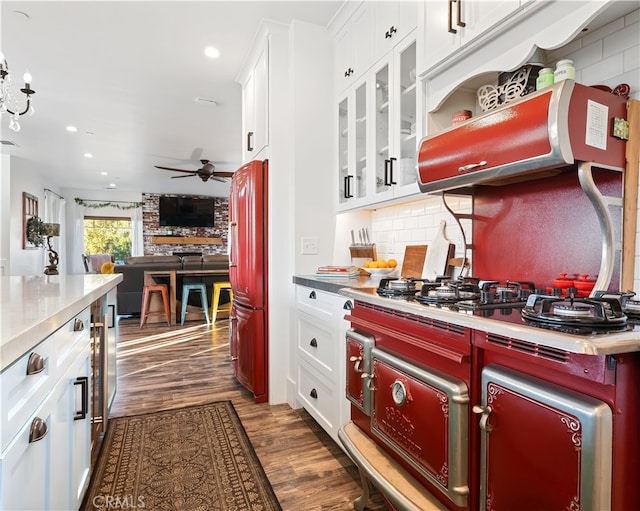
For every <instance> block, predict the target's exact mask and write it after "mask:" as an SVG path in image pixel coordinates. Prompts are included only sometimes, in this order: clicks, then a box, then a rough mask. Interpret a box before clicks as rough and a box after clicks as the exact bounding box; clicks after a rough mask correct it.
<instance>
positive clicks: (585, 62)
mask: <svg viewBox="0 0 640 511" xmlns="http://www.w3.org/2000/svg"><path fill="white" fill-rule="evenodd" d="M564 58H567V59H571V60H573V65H574V66H575V68H576V69H581V68H584V67H587V66H591V65H593V64H595V63H597V62H600V61H601V60H602V41H596V42H594V43H592V44H589V45H588V46H583V47H582V48H580V49H579V50H578V51H574V52H571V53H567V54H566V56H565V57H564Z"/></svg>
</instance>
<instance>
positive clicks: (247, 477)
mask: <svg viewBox="0 0 640 511" xmlns="http://www.w3.org/2000/svg"><path fill="white" fill-rule="evenodd" d="M83 509H84V510H93V509H102V510H104V509H150V510H154V511H160V510H167V511H168V510H171V511H177V510H190V511H205V510H207V511H208V510H221V511H227V510H228V511H230V510H234V511H245V510H251V511H281V509H282V508H281V507H280V504H279V503H278V500H277V498H276V496H275V493H274V492H273V488H271V484H270V483H269V480H268V479H267V477H266V475H265V473H264V470H263V468H262V465H261V464H260V461H259V460H258V457H257V456H256V453H255V451H254V450H253V446H252V445H251V442H250V441H249V437H248V436H247V433H246V432H245V430H244V428H243V427H242V423H241V422H240V419H239V418H238V415H237V413H236V411H235V409H234V408H233V405H232V404H231V402H230V401H221V402H216V403H210V404H206V405H201V406H191V407H187V408H179V409H177V410H168V411H163V412H157V413H150V414H145V415H136V416H131V417H116V418H114V419H111V420H110V421H109V428H108V430H107V434H106V436H105V439H104V443H103V446H102V449H101V452H100V455H99V457H98V461H97V464H96V467H95V469H94V472H93V476H92V478H91V483H90V485H89V489H88V491H87V496H86V497H85V505H84V508H83Z"/></svg>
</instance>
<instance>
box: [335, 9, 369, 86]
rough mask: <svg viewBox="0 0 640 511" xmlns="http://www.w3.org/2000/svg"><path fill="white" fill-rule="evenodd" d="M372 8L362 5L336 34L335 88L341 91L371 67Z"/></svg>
mask: <svg viewBox="0 0 640 511" xmlns="http://www.w3.org/2000/svg"><path fill="white" fill-rule="evenodd" d="M373 14H374V11H373V8H372V4H369V3H366V2H364V3H362V5H360V7H358V9H357V10H356V11H355V12H354V13H353V15H352V16H351V18H349V20H348V21H347V22H346V23H345V25H344V26H343V27H342V28H341V29H340V31H339V32H338V33H337V34H336V40H335V41H336V44H335V63H336V68H335V69H336V71H335V86H336V91H338V92H339V91H342V90H344V89H345V88H347V87H348V86H349V85H351V84H353V83H354V82H355V81H356V80H357V79H358V78H360V77H361V76H362V75H364V73H365V72H366V71H367V70H368V69H369V67H371V64H373V60H374V52H373Z"/></svg>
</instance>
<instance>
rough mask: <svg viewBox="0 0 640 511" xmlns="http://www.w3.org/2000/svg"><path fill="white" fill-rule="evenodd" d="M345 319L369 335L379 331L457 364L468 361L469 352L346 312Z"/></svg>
mask: <svg viewBox="0 0 640 511" xmlns="http://www.w3.org/2000/svg"><path fill="white" fill-rule="evenodd" d="M345 319H346V320H347V321H350V322H351V325H352V326H354V325H355V326H359V327H361V328H362V329H363V330H364V331H366V332H367V333H369V334H371V335H375V333H376V332H379V333H380V334H383V335H388V336H389V337H392V338H394V339H398V340H401V341H404V342H407V343H409V344H411V345H413V346H419V347H421V348H425V349H428V350H429V351H431V352H432V353H435V354H436V355H440V356H441V357H444V358H446V359H447V360H453V361H454V362H457V363H458V364H462V363H464V362H468V361H469V354H467V353H462V352H460V351H456V350H452V349H449V348H446V347H444V346H439V345H437V344H434V343H432V342H430V341H428V340H427V339H423V338H421V337H415V336H413V335H409V334H405V333H403V332H398V331H397V330H394V329H391V328H387V327H385V326H382V325H379V324H377V323H372V322H370V321H367V320H366V319H362V318H356V317H354V316H352V315H350V314H347V315H346V316H345Z"/></svg>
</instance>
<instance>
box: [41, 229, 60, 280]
mask: <svg viewBox="0 0 640 511" xmlns="http://www.w3.org/2000/svg"><path fill="white" fill-rule="evenodd" d="M42 234H43V235H44V236H46V237H47V246H48V249H49V266H47V267H45V269H44V274H45V275H58V252H56V251H55V250H53V247H52V246H51V238H52V237H53V236H60V224H48V223H44V224H42Z"/></svg>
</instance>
